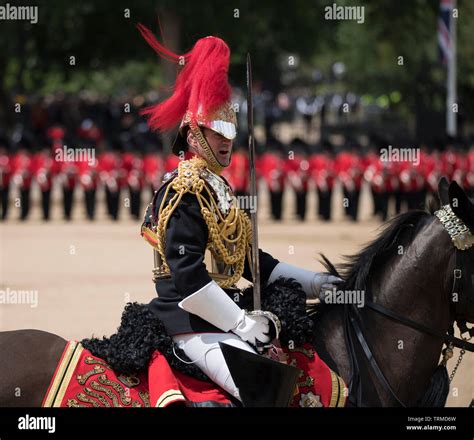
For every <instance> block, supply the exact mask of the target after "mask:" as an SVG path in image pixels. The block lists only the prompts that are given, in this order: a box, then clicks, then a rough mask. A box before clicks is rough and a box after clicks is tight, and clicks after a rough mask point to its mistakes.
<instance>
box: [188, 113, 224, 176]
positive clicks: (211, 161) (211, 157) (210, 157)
mask: <svg viewBox="0 0 474 440" xmlns="http://www.w3.org/2000/svg"><path fill="white" fill-rule="evenodd" d="M189 128H190V130H191V132H192V133H193V135H194V136H195V137H196V139H197V140H198V142H199V145H200V146H201V148H202V149H203V151H204V154H205V155H206V157H204V158H203V159H205V160H206V162H207V164H208V166H209V169H210V170H211V171H213V172H214V173H216V174H218V175H220V174H221V173H222V171H223V170H224V168H226V167H228V166H229V165H222V164H221V163H220V162H219V160H218V159H217V157H216V156H215V154H214V151H212V148H211V147H210V146H209V144H208V142H207V140H206V138H205V137H204V134H203V133H202V131H201V128H200V127H199V126H198V125H196V124H195V123H194V122H190V123H189ZM229 163H230V161H229Z"/></svg>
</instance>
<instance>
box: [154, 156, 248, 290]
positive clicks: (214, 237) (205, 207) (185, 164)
mask: <svg viewBox="0 0 474 440" xmlns="http://www.w3.org/2000/svg"><path fill="white" fill-rule="evenodd" d="M203 168H207V162H206V161H205V160H204V159H201V158H199V157H197V156H195V157H193V158H192V159H190V160H187V161H182V162H181V163H180V164H179V168H178V175H177V176H176V177H175V178H174V180H173V181H172V182H171V184H169V185H168V186H167V188H166V191H165V194H164V196H163V199H162V202H161V205H160V209H159V211H158V223H157V226H156V235H157V237H158V242H157V250H158V252H159V254H160V256H161V258H162V261H163V266H164V269H165V270H166V271H168V272H169V271H170V269H169V266H168V264H167V262H166V257H165V235H166V228H167V226H168V222H169V219H170V217H171V215H172V214H173V212H174V210H175V209H176V207H177V206H178V204H179V202H180V201H181V199H182V198H183V196H184V194H186V193H191V194H194V195H195V196H196V198H197V200H198V202H199V206H200V207H201V214H202V216H203V218H204V221H205V222H206V225H207V227H208V231H209V238H208V243H207V247H208V248H209V249H210V251H211V253H212V254H213V255H214V257H215V258H217V259H218V260H220V261H223V262H224V263H225V264H228V265H232V266H234V273H233V275H231V276H230V277H229V278H226V279H224V280H217V281H216V282H217V283H218V284H219V286H220V287H222V288H225V287H231V286H232V285H234V284H235V283H236V282H237V281H239V279H240V278H241V277H242V274H243V271H244V265H245V258H246V256H247V255H248V251H249V248H250V243H251V240H252V224H251V222H250V219H249V217H248V215H247V214H246V213H245V212H243V211H240V209H239V208H238V207H237V206H232V207H231V209H230V211H229V213H228V214H227V215H226V216H223V215H222V213H221V211H220V209H219V207H218V205H217V203H216V200H215V197H214V196H213V194H212V192H211V191H210V189H209V188H208V186H207V185H206V183H205V181H204V179H203V178H202V177H201V176H200V172H201V170H202V169H203ZM171 188H173V190H174V191H176V194H174V195H173V197H171V199H170V200H169V202H168V203H167V204H166V206H164V205H165V201H166V198H167V196H168V193H169V191H170V189H171ZM204 190H205V191H206V192H207V194H208V195H209V200H208V199H207V198H206V197H204V196H203V195H202V192H203V191H204ZM230 235H234V238H229V236H230ZM224 243H228V244H233V245H235V250H234V251H233V252H231V251H229V249H228V248H227V247H226V246H225V244H224Z"/></svg>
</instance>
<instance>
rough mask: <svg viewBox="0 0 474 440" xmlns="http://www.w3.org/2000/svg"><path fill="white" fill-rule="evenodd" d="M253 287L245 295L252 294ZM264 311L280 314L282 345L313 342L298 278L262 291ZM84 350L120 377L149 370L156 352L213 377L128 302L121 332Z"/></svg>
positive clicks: (172, 363)
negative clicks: (99, 359) (189, 358)
mask: <svg viewBox="0 0 474 440" xmlns="http://www.w3.org/2000/svg"><path fill="white" fill-rule="evenodd" d="M251 289H252V288H251V287H249V288H248V289H246V290H245V292H244V296H247V295H251ZM262 308H263V310H268V311H270V312H272V313H274V314H275V315H277V316H278V317H279V319H280V321H281V324H282V331H281V333H280V342H281V344H282V345H288V344H290V343H291V344H292V345H294V346H300V345H303V344H304V343H307V342H311V341H312V335H313V333H314V331H313V326H314V323H313V321H312V319H311V318H310V317H309V316H308V315H307V313H306V294H305V292H304V291H303V290H302V288H301V285H300V284H299V283H298V282H296V281H295V280H294V279H288V278H279V279H278V280H276V281H275V282H273V283H272V284H270V285H268V286H267V287H266V288H265V289H263V291H262ZM81 343H82V345H83V347H84V348H86V349H87V350H89V351H90V352H91V353H92V354H93V355H94V356H97V357H99V358H101V359H103V360H104V361H105V362H107V363H108V364H109V365H110V367H111V368H112V369H113V370H114V371H115V372H116V373H119V374H136V373H139V372H142V371H146V370H147V368H148V364H149V362H150V359H151V355H152V354H153V352H154V351H156V350H158V351H160V352H161V353H162V354H163V355H164V356H165V358H166V360H167V361H168V363H169V364H170V366H171V367H172V368H174V369H176V370H178V371H180V372H182V373H184V374H187V375H190V376H192V377H194V378H196V379H199V380H205V381H209V378H208V377H207V376H206V375H205V374H204V373H203V372H202V371H201V370H200V369H199V367H197V366H196V365H194V364H185V363H184V362H181V361H180V360H179V359H178V358H177V357H176V356H175V355H174V353H173V349H174V351H175V353H176V354H177V355H178V356H179V357H180V358H181V359H184V360H188V358H187V357H186V355H185V354H184V352H183V351H182V350H181V349H180V348H179V347H178V346H177V345H176V344H175V343H174V342H173V340H172V338H171V337H170V336H168V335H167V333H166V331H165V327H164V325H163V323H162V322H161V321H160V320H159V319H158V318H157V317H156V316H155V315H154V313H153V312H151V311H150V310H149V309H148V308H147V307H146V306H145V305H144V304H138V303H128V304H127V305H126V306H125V309H124V311H123V314H122V320H121V323H120V327H119V328H118V329H117V333H115V334H113V335H112V336H110V337H109V338H107V337H105V336H104V337H103V338H102V339H98V338H90V339H83V340H82V341H81Z"/></svg>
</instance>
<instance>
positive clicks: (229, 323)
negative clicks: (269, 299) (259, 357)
mask: <svg viewBox="0 0 474 440" xmlns="http://www.w3.org/2000/svg"><path fill="white" fill-rule="evenodd" d="M178 305H179V307H181V308H182V309H183V310H186V311H187V312H189V313H193V314H194V315H197V316H199V317H200V318H202V319H204V320H205V321H207V322H209V323H210V324H212V325H214V326H216V327H217V328H219V329H221V330H222V331H224V332H228V331H232V332H234V333H235V334H236V335H238V336H240V337H241V338H242V339H243V340H244V341H247V342H249V343H250V344H253V345H255V344H256V342H257V341H260V342H268V341H270V337H269V336H268V334H267V333H268V332H269V319H268V318H266V317H264V316H251V315H247V314H246V313H245V311H244V310H242V309H241V308H240V307H239V306H238V305H237V304H236V303H235V302H234V301H232V300H231V299H230V298H229V296H228V295H227V293H225V292H224V290H223V289H221V288H220V287H219V285H218V284H217V283H216V282H215V281H211V282H210V283H208V284H206V285H205V286H204V287H202V288H201V289H199V290H198V291H197V292H195V293H193V294H192V295H190V296H188V297H186V298H185V299H183V300H182V301H181V302H180V303H179V304H178Z"/></svg>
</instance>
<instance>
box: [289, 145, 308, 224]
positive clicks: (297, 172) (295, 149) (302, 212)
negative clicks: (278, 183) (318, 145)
mask: <svg viewBox="0 0 474 440" xmlns="http://www.w3.org/2000/svg"><path fill="white" fill-rule="evenodd" d="M286 175H287V179H288V183H289V185H290V187H291V188H292V189H293V191H294V193H295V197H296V215H297V217H298V218H299V219H300V220H301V221H304V219H305V217H306V198H307V195H308V186H309V177H310V167H309V160H308V145H307V144H306V143H305V142H304V141H302V140H301V139H298V138H296V139H294V140H293V142H292V143H291V146H290V151H289V154H288V156H287V158H286Z"/></svg>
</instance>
